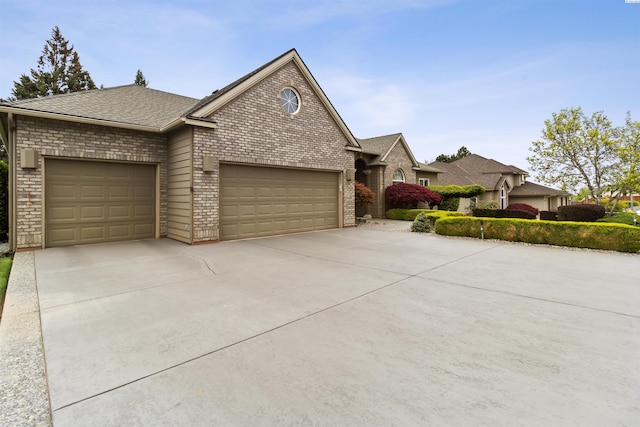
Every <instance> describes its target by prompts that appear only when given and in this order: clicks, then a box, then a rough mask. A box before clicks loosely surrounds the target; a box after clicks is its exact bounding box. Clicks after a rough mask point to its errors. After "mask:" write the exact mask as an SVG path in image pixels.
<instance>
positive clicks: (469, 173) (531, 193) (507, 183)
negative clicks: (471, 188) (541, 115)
mask: <svg viewBox="0 0 640 427" xmlns="http://www.w3.org/2000/svg"><path fill="white" fill-rule="evenodd" d="M429 166H431V167H433V168H436V169H439V170H440V171H442V173H440V174H439V175H438V180H439V184H440V185H473V184H478V185H482V186H483V187H484V188H485V189H486V190H487V191H486V193H484V194H482V195H480V196H478V198H477V200H478V202H483V201H490V200H493V201H496V202H498V206H499V207H500V208H502V209H504V208H506V207H507V206H508V205H510V204H512V203H526V204H528V205H531V206H533V207H535V208H537V209H539V210H541V211H557V210H558V206H563V205H567V204H568V203H569V197H570V194H569V193H567V192H566V191H562V190H556V189H555V188H549V187H545V186H543V185H540V184H536V183H534V182H529V181H527V179H526V178H527V176H528V175H529V174H528V172H527V171H524V170H522V169H520V168H517V167H515V166H512V165H505V164H504V163H500V162H498V161H496V160H493V159H487V158H485V157H482V156H479V155H477V154H471V155H468V156H466V157H462V158H461V159H458V160H456V161H454V162H451V163H444V162H432V163H429ZM468 206H469V199H466V200H460V207H459V210H464V209H465V208H466V207H468Z"/></svg>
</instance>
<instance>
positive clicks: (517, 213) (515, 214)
mask: <svg viewBox="0 0 640 427" xmlns="http://www.w3.org/2000/svg"><path fill="white" fill-rule="evenodd" d="M496 218H521V219H536V215H535V214H534V213H533V212H529V211H525V210H520V209H497V210H496Z"/></svg>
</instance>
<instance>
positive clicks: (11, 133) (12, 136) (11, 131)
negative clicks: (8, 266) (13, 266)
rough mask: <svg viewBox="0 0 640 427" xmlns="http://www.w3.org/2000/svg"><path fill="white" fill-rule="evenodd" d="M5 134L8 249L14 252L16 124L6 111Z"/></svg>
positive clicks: (15, 225)
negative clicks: (7, 179)
mask: <svg viewBox="0 0 640 427" xmlns="http://www.w3.org/2000/svg"><path fill="white" fill-rule="evenodd" d="M7 127H8V129H7V135H8V139H9V141H8V142H9V143H8V144H7V145H8V146H7V151H8V153H7V155H8V157H9V212H8V213H9V250H10V251H11V252H15V251H16V249H17V236H16V228H17V221H16V219H17V209H16V199H17V197H16V176H17V174H16V167H17V165H16V124H15V121H14V118H13V113H8V120H7Z"/></svg>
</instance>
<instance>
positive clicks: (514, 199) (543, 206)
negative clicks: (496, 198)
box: [509, 196, 553, 211]
mask: <svg viewBox="0 0 640 427" xmlns="http://www.w3.org/2000/svg"><path fill="white" fill-rule="evenodd" d="M509 203H510V204H513V203H525V204H527V205H530V206H533V207H534V208H536V209H538V210H540V211H546V210H553V209H549V202H548V198H546V197H544V196H509Z"/></svg>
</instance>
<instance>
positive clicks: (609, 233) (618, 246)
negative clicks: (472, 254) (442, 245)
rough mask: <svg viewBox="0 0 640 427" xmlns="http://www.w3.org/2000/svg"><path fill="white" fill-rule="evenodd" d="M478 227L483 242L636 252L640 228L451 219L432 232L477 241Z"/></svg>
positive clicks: (612, 225) (488, 219)
mask: <svg viewBox="0 0 640 427" xmlns="http://www.w3.org/2000/svg"><path fill="white" fill-rule="evenodd" d="M481 224H482V226H483V229H484V238H485V239H498V240H507V241H511V242H527V243H540V244H548V245H558V246H571V247H577V248H590V249H605V250H612V251H619V252H631V253H637V252H640V227H633V226H630V225H625V224H611V223H584V222H570V221H564V222H558V221H542V220H541V221H530V220H523V219H500V218H474V217H464V218H455V217H452V218H442V219H441V220H439V221H438V222H436V224H435V232H436V233H438V234H442V235H445V236H466V237H477V238H480V237H481V231H480V225H481Z"/></svg>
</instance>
